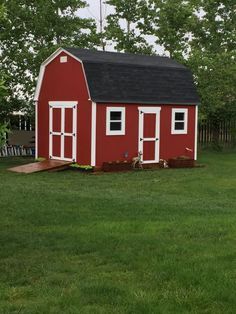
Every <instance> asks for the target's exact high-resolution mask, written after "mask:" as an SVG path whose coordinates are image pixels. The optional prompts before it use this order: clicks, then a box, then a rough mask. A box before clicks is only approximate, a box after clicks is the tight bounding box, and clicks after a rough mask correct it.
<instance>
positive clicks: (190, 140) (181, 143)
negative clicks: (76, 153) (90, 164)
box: [96, 104, 195, 166]
mask: <svg viewBox="0 0 236 314" xmlns="http://www.w3.org/2000/svg"><path fill="white" fill-rule="evenodd" d="M116 106H117V107H124V106H125V107H126V134H125V135H115V136H109V135H106V108H107V107H116ZM140 106H141V105H138V104H136V105H131V104H128V105H124V104H98V105H97V140H96V147H97V149H96V165H97V166H101V165H102V163H103V162H104V161H114V160H125V157H124V153H125V152H128V154H129V157H128V159H131V158H132V157H134V156H137V153H138V128H139V114H138V107H140ZM152 106H153V105H152ZM146 107H148V106H146ZM157 107H161V112H160V158H161V159H169V158H173V157H177V156H180V155H187V156H189V157H191V158H194V144H195V106H174V105H157ZM172 108H188V134H183V135H182V134H171V109H172ZM186 147H187V148H190V149H192V150H193V151H192V152H187V151H186Z"/></svg>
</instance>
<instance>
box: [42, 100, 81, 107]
mask: <svg viewBox="0 0 236 314" xmlns="http://www.w3.org/2000/svg"><path fill="white" fill-rule="evenodd" d="M48 103H49V106H52V107H53V108H65V107H66V108H73V107H74V106H76V105H77V104H78V101H49V102H48Z"/></svg>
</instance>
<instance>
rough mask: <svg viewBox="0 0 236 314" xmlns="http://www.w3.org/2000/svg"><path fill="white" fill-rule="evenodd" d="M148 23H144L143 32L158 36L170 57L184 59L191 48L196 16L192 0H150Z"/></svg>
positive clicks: (157, 41) (157, 38)
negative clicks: (192, 30)
mask: <svg viewBox="0 0 236 314" xmlns="http://www.w3.org/2000/svg"><path fill="white" fill-rule="evenodd" d="M147 12H148V14H147V15H148V18H146V20H145V21H147V20H148V21H149V22H148V24H146V23H143V24H142V25H141V29H142V32H143V33H146V34H149V35H152V36H154V37H155V38H156V40H155V42H156V44H158V45H160V46H163V47H164V49H165V51H166V52H167V53H169V55H170V57H172V58H175V59H177V60H180V61H183V60H184V58H185V57H186V55H187V54H188V52H189V50H190V38H191V29H192V26H193V25H194V23H195V20H196V16H195V15H194V14H193V3H192V1H183V0H148V1H147Z"/></svg>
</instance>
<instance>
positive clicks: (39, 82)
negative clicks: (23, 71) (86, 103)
mask: <svg viewBox="0 0 236 314" xmlns="http://www.w3.org/2000/svg"><path fill="white" fill-rule="evenodd" d="M62 52H64V53H65V54H67V55H68V56H70V57H72V58H73V59H75V60H76V61H78V62H79V63H80V64H81V66H82V71H83V74H84V79H85V84H86V87H87V92H88V96H89V99H91V95H90V90H89V86H88V81H87V77H86V75H85V70H84V65H83V62H82V60H80V59H79V58H77V57H75V56H74V55H73V54H71V53H70V52H68V51H67V50H65V49H63V48H58V49H57V50H56V51H54V53H52V54H51V55H50V56H49V57H48V58H47V59H46V60H45V61H44V62H43V63H42V64H41V66H40V71H39V76H38V80H37V85H36V89H35V94H34V101H38V100H39V95H40V91H41V87H42V83H43V77H44V73H45V68H46V66H47V65H48V64H49V63H51V62H52V61H53V60H54V59H55V58H56V57H58V56H59V54H60V53H62Z"/></svg>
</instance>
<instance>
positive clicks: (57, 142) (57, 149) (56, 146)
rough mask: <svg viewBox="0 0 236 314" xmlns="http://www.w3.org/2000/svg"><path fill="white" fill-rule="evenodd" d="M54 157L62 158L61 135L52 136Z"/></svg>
mask: <svg viewBox="0 0 236 314" xmlns="http://www.w3.org/2000/svg"><path fill="white" fill-rule="evenodd" d="M52 155H53V156H55V157H58V158H59V157H60V156H61V136H60V135H53V136H52Z"/></svg>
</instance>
